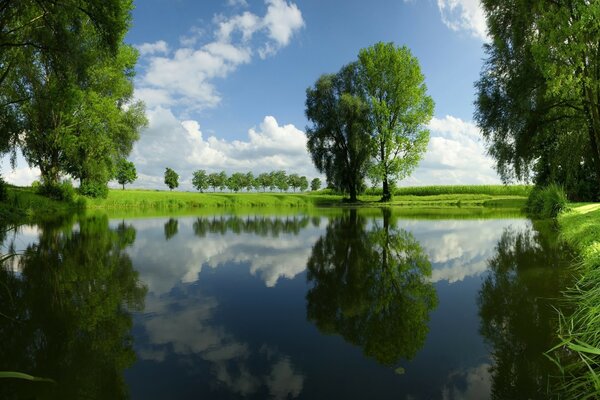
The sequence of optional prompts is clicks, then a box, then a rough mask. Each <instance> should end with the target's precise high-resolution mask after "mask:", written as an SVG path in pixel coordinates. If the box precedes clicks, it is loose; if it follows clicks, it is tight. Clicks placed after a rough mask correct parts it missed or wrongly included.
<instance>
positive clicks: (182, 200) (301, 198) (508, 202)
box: [86, 186, 526, 209]
mask: <svg viewBox="0 0 600 400" xmlns="http://www.w3.org/2000/svg"><path fill="white" fill-rule="evenodd" d="M437 188H442V187H441V186H440V187H437ZM445 188H446V189H448V190H449V191H450V192H451V191H452V189H451V188H452V186H447V187H445ZM465 188H466V187H461V191H463V192H464V191H465ZM471 188H472V190H471V191H472V192H473V193H438V194H429V195H427V194H410V193H409V192H408V191H406V193H405V194H402V195H397V196H395V197H394V199H393V201H392V202H390V203H387V204H385V205H386V206H388V205H392V206H413V207H423V206H428V207H436V206H437V207H441V206H469V207H476V206H477V207H481V206H485V207H510V208H521V207H523V205H524V204H525V200H526V197H525V196H523V195H515V194H514V193H516V192H522V189H519V190H517V191H516V190H514V189H512V187H510V186H508V187H506V190H505V193H501V192H500V191H498V190H497V188H496V191H497V194H489V193H479V192H483V191H485V190H482V189H481V188H480V187H478V186H472V187H471ZM487 188H489V187H487ZM488 191H489V190H488ZM344 205H351V206H369V207H373V206H380V205H384V204H381V203H379V195H377V194H367V195H363V196H359V202H358V203H354V204H349V203H346V202H344V201H343V196H341V195H337V194H331V193H330V192H328V191H321V192H310V193H194V192H167V191H150V190H111V191H109V195H108V197H107V198H106V199H86V206H87V207H88V208H92V209H116V208H138V209H195V208H219V207H236V208H237V207H313V206H317V207H327V206H344Z"/></svg>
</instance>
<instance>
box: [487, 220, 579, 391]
mask: <svg viewBox="0 0 600 400" xmlns="http://www.w3.org/2000/svg"><path fill="white" fill-rule="evenodd" d="M535 228H537V229H540V228H547V227H544V226H540V223H538V224H537V226H536V225H535V224H534V229H527V230H520V231H519V230H514V229H510V228H509V229H506V230H505V231H504V232H503V234H502V237H501V239H500V241H499V242H498V244H497V246H496V255H495V256H494V257H493V258H491V259H490V260H489V268H490V270H491V273H490V274H489V275H488V277H487V278H486V279H485V281H484V283H483V285H482V287H481V290H480V292H479V299H478V303H479V315H480V317H481V329H480V330H481V334H482V335H483V336H484V337H485V338H486V340H487V341H488V342H489V343H490V344H491V345H492V348H493V349H492V358H493V361H494V362H493V366H492V367H491V372H492V375H493V377H492V398H493V399H516V398H527V399H536V398H537V399H546V398H548V396H549V393H548V391H549V390H550V387H551V386H550V385H551V383H552V382H551V380H550V379H549V376H551V375H552V374H556V373H557V371H556V369H555V368H554V365H553V364H552V363H551V362H550V361H549V360H548V359H547V358H546V357H544V355H543V353H544V352H546V351H547V350H548V349H550V348H551V347H552V346H553V345H554V344H555V342H556V334H555V332H556V318H557V313H556V310H555V309H554V308H553V307H552V306H553V305H555V304H556V302H557V300H556V299H558V298H559V296H560V294H561V290H564V288H565V287H566V282H565V277H566V276H565V273H564V272H565V271H566V269H565V268H564V267H565V266H566V265H567V263H568V260H569V259H570V257H569V252H568V251H567V249H566V248H564V247H562V245H560V244H559V243H558V242H556V241H550V240H549V239H548V237H549V235H545V234H544V232H543V229H542V230H535Z"/></svg>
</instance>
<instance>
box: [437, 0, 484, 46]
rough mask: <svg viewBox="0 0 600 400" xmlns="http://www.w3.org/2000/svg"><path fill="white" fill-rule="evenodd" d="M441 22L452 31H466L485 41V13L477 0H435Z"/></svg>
mask: <svg viewBox="0 0 600 400" xmlns="http://www.w3.org/2000/svg"><path fill="white" fill-rule="evenodd" d="M437 5H438V8H439V10H440V14H441V15H442V22H443V23H444V24H445V25H446V26H447V27H448V28H450V29H452V30H453V31H466V32H468V33H470V34H471V35H473V36H474V37H476V38H479V39H481V40H483V41H487V40H488V37H487V28H486V23H485V15H484V13H483V9H482V8H481V3H480V1H479V0H437Z"/></svg>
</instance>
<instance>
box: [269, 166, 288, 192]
mask: <svg viewBox="0 0 600 400" xmlns="http://www.w3.org/2000/svg"><path fill="white" fill-rule="evenodd" d="M271 181H272V182H271V185H272V186H271V190H273V189H275V188H277V189H279V191H280V192H283V191H285V190H288V188H289V187H290V185H289V183H288V178H287V175H286V173H285V171H284V170H279V171H273V172H271Z"/></svg>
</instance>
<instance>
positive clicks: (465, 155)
mask: <svg viewBox="0 0 600 400" xmlns="http://www.w3.org/2000/svg"><path fill="white" fill-rule="evenodd" d="M429 129H430V132H431V136H430V139H429V145H428V147H427V152H426V153H425V156H424V158H423V160H422V161H421V163H420V164H419V167H418V168H417V169H416V170H415V172H414V173H413V174H412V175H411V176H410V177H408V178H407V179H405V180H403V181H402V182H400V185H401V186H415V185H417V186H418V185H425V184H428V185H437V184H441V185H444V184H445V185H453V184H500V183H501V181H500V178H499V177H498V174H497V173H496V170H495V169H494V165H495V163H494V160H493V159H492V158H491V157H490V156H489V155H487V150H486V148H485V145H484V143H483V140H482V139H481V135H480V133H479V128H477V126H476V125H475V124H474V123H472V122H467V121H463V120H461V119H460V118H456V117H453V116H450V115H448V116H446V117H445V118H442V119H439V118H435V117H434V118H433V119H432V120H431V122H430V123H429Z"/></svg>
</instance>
